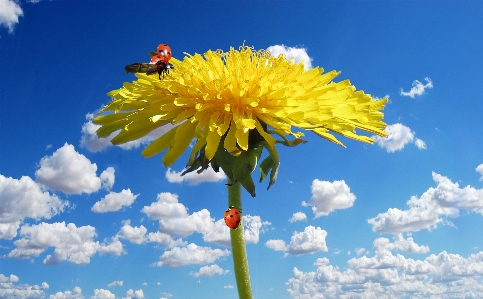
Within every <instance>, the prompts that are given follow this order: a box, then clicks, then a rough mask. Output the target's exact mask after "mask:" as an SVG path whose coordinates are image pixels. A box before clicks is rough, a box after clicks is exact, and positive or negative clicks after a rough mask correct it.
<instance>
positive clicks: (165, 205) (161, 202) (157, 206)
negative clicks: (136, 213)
mask: <svg viewBox="0 0 483 299" xmlns="http://www.w3.org/2000/svg"><path fill="white" fill-rule="evenodd" d="M157 200H158V201H157V202H153V203H152V204H151V205H149V206H145V207H144V208H143V209H142V210H141V211H142V212H143V213H145V214H146V215H148V217H149V219H153V220H159V219H165V218H181V217H187V216H188V209H187V208H186V207H185V206H184V205H183V204H181V203H179V202H178V195H176V194H172V193H169V192H163V193H159V194H158V198H157Z"/></svg>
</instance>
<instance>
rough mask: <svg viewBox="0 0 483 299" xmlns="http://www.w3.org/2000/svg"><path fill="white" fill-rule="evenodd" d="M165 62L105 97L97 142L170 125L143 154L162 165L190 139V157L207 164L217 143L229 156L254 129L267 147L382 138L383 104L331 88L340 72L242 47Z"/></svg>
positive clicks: (349, 89) (345, 87)
mask: <svg viewBox="0 0 483 299" xmlns="http://www.w3.org/2000/svg"><path fill="white" fill-rule="evenodd" d="M171 63H172V64H173V65H174V68H175V69H174V71H171V72H170V73H169V74H168V75H167V76H166V77H165V78H164V79H163V80H160V79H159V78H158V77H157V76H148V75H146V74H141V73H137V74H136V76H137V77H138V80H137V81H134V82H132V83H124V85H123V87H122V88H121V89H117V90H113V91H111V92H109V93H108V95H109V96H110V97H112V98H113V100H112V101H111V102H110V103H109V104H108V105H106V106H105V107H104V108H103V109H102V110H101V111H100V112H104V111H113V112H114V113H113V114H106V115H100V116H97V117H96V118H95V119H94V122H95V123H96V124H99V125H102V127H101V128H100V129H99V130H98V131H97V133H98V135H99V136H100V137H107V136H109V135H110V134H111V133H113V132H115V131H118V130H120V132H119V133H118V134H117V136H116V137H114V138H113V139H112V143H113V144H122V143H125V142H128V141H132V140H135V139H138V138H140V137H142V136H144V135H146V134H148V133H149V132H150V131H152V130H154V129H156V128H158V127H160V126H163V125H165V124H168V123H171V124H173V125H176V126H175V127H174V128H173V129H171V130H170V131H169V132H167V133H166V134H164V135H163V136H161V137H160V138H158V139H157V140H155V141H154V142H152V143H151V144H150V145H149V146H147V147H146V148H145V149H144V151H143V155H144V156H146V157H150V156H153V155H156V154H158V153H161V152H163V151H164V150H166V149H167V151H166V153H165V155H164V157H163V164H164V165H165V166H169V165H171V164H172V163H174V161H176V159H177V158H179V156H181V154H182V153H183V152H184V151H185V150H186V148H187V147H188V146H189V144H190V143H191V141H192V140H193V139H194V140H196V142H195V145H194V147H193V149H192V154H193V153H196V152H197V151H199V150H200V149H201V148H203V147H205V157H206V158H207V159H208V160H211V159H212V158H213V157H214V156H215V152H216V151H217V149H218V146H219V144H220V141H222V139H223V147H224V149H226V150H227V151H228V152H229V153H231V154H235V155H237V154H239V153H240V152H241V151H247V150H248V148H249V133H250V132H251V131H255V130H256V132H258V134H260V136H261V137H262V138H263V140H264V141H266V142H267V143H268V144H269V145H270V146H274V145H275V143H276V142H277V140H276V139H275V138H274V137H273V135H278V136H282V138H284V139H285V140H287V139H286V137H287V136H292V137H294V138H295V139H297V140H300V138H301V137H302V136H303V133H302V132H301V131H293V129H302V130H307V131H313V132H314V133H316V134H317V135H319V136H321V137H323V138H326V139H327V140H329V141H332V142H334V143H336V144H339V145H342V146H344V145H343V144H342V142H340V141H339V140H338V139H337V138H336V137H335V136H334V135H333V133H334V132H335V133H338V134H340V135H342V136H345V137H349V138H352V139H355V140H358V141H362V142H366V143H373V142H374V140H373V139H372V138H370V137H368V136H364V135H358V134H357V132H356V129H361V130H363V131H367V132H370V133H373V134H376V135H379V136H386V135H387V133H386V132H384V131H383V129H384V128H385V127H386V124H385V123H384V122H382V117H383V114H382V113H381V112H380V111H379V110H381V109H383V107H384V104H385V103H386V102H387V100H386V99H382V100H373V99H372V97H371V96H370V95H368V94H365V93H364V92H363V91H356V89H355V87H354V86H352V85H351V84H350V82H349V80H344V81H341V82H337V83H336V82H333V81H332V80H333V79H334V78H335V77H336V76H337V75H339V73H340V72H337V71H330V72H327V73H324V70H323V69H322V68H320V67H315V68H313V69H311V70H309V71H304V66H303V63H300V64H298V65H296V64H295V63H294V62H293V61H287V60H286V59H285V58H284V57H283V55H280V56H279V57H273V56H271V55H270V54H269V53H268V52H266V51H263V50H260V51H253V49H251V48H250V47H246V46H242V47H240V49H239V50H235V49H234V48H231V49H230V51H229V52H222V51H220V50H218V51H211V50H210V51H207V52H206V53H204V55H203V56H202V55H200V54H195V55H192V56H191V55H187V56H186V57H184V59H183V61H180V60H177V59H175V58H173V59H172V60H171ZM267 126H268V127H270V128H271V129H272V130H267ZM222 137H224V138H222Z"/></svg>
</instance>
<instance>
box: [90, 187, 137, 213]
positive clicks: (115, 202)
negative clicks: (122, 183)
mask: <svg viewBox="0 0 483 299" xmlns="http://www.w3.org/2000/svg"><path fill="white" fill-rule="evenodd" d="M138 196H139V194H136V195H134V194H133V193H132V192H131V189H127V190H125V189H124V190H122V191H121V192H119V193H117V192H110V193H109V194H107V195H106V196H105V197H104V198H103V199H101V200H100V201H98V202H96V203H95V204H94V205H93V206H92V208H91V210H92V211H93V212H95V213H105V212H115V211H119V210H120V209H122V208H123V207H129V206H130V205H132V203H133V202H134V200H136V198H137V197H138Z"/></svg>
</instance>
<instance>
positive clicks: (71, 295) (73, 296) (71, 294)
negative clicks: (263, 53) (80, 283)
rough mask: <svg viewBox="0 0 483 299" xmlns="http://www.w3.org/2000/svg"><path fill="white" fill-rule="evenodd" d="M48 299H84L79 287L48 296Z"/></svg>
mask: <svg viewBox="0 0 483 299" xmlns="http://www.w3.org/2000/svg"><path fill="white" fill-rule="evenodd" d="M49 299H84V296H83V295H82V289H81V288H80V287H74V289H73V290H72V291H70V290H67V291H65V292H57V293H55V294H54V295H50V297H49Z"/></svg>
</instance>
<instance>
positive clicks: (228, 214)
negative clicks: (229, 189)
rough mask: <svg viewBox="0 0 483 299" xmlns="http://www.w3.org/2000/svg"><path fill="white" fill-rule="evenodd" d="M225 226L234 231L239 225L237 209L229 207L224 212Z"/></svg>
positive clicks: (239, 214) (239, 215)
mask: <svg viewBox="0 0 483 299" xmlns="http://www.w3.org/2000/svg"><path fill="white" fill-rule="evenodd" d="M224 219H225V224H226V226H228V227H229V228H231V229H236V228H237V227H238V225H239V224H240V219H241V210H240V211H238V209H237V208H235V207H234V206H231V207H229V208H228V210H226V211H225V215H224Z"/></svg>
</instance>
